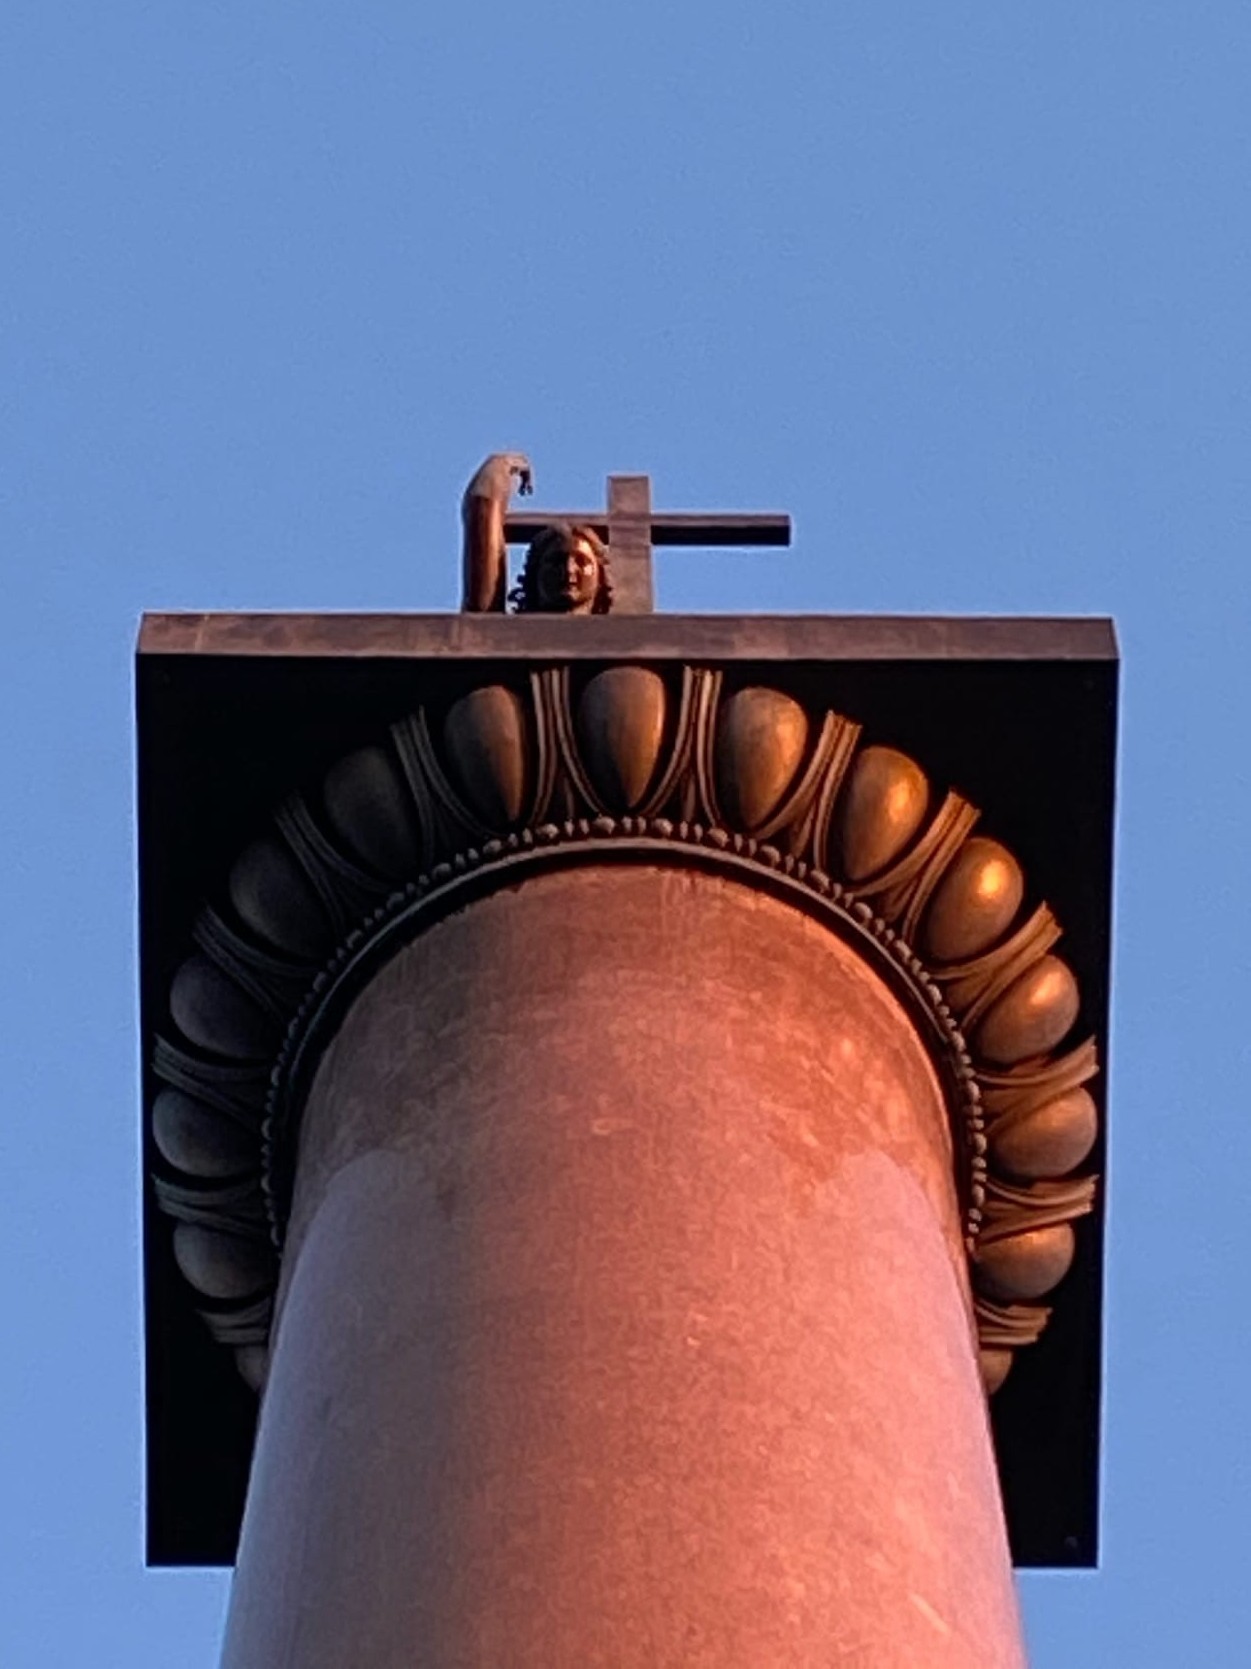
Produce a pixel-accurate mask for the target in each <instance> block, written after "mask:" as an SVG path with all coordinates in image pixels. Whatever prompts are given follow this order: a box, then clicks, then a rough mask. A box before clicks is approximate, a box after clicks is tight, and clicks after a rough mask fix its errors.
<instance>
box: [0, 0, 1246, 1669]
mask: <svg viewBox="0 0 1251 1669" xmlns="http://www.w3.org/2000/svg"><path fill="white" fill-rule="evenodd" d="M1249 86H1251V9H1249V8H1248V7H1247V6H1246V4H1245V0H1226V3H1215V0H1187V3H1186V4H1181V3H1179V0H1173V3H1172V4H1161V3H1159V0H1132V3H1131V0H1116V3H1115V4H1109V3H1108V0H1081V3H1080V4H1074V3H1071V0H1056V3H1053V4H1051V5H1047V6H1041V5H1035V6H1026V5H1023V4H1020V3H1007V0H996V3H993V4H992V3H990V0H984V3H971V0H946V3H944V4H942V5H935V4H932V3H931V4H921V3H920V0H819V3H818V0H809V3H788V0H776V3H775V4H773V5H766V4H763V3H761V0H756V3H754V4H744V3H742V0H720V3H719V4H717V5H715V6H714V5H712V4H711V3H709V0H690V3H687V0H664V3H663V4H661V3H657V0H629V3H621V4H616V5H609V4H606V3H601V4H596V5H591V4H581V5H578V4H574V3H572V0H567V3H564V4H553V3H551V0H531V3H530V4H528V5H520V6H519V5H511V6H508V7H504V6H501V5H498V4H496V3H495V0H478V3H476V4H474V5H460V6H435V5H430V4H425V5H423V4H418V3H416V0H409V3H407V4H401V3H400V0H352V3H351V4H348V3H346V0H335V3H329V0H299V3H296V0H286V3H277V0H165V3H164V4H155V3H152V0H147V3H140V0H107V3H101V0H6V4H5V5H4V8H3V11H2V12H0V565H2V568H0V572H2V573H3V582H4V583H3V597H4V603H5V606H4V608H3V610H2V611H0V634H2V636H3V652H2V653H0V680H2V683H3V688H2V696H3V705H2V707H0V711H2V712H3V715H4V718H3V735H4V748H3V765H4V775H3V791H2V792H0V830H2V834H0V842H2V845H0V850H2V851H3V854H4V862H3V865H2V866H0V887H2V889H3V900H2V915H0V922H2V923H3V933H4V954H3V958H2V961H0V978H2V979H3V986H4V1001H3V1006H2V1007H0V1035H2V1040H3V1050H4V1063H3V1067H4V1070H3V1084H4V1108H3V1122H2V1123H0V1143H2V1144H3V1165H2V1166H0V1242H2V1244H0V1282H2V1303H3V1311H2V1313H3V1315H4V1317H5V1318H6V1322H5V1337H6V1346H5V1350H4V1353H3V1355H4V1365H3V1369H2V1370H0V1441H2V1443H3V1455H2V1456H0V1478H2V1480H3V1483H2V1492H0V1536H2V1543H0V1572H2V1573H3V1574H2V1576H0V1662H2V1663H3V1664H4V1665H5V1666H6V1669H113V1666H117V1669H149V1666H151V1669H198V1666H204V1669H209V1666H211V1665H214V1664H215V1663H216V1654H217V1650H218V1646H219V1642H220V1637H221V1630H222V1620H223V1615H224V1608H225V1604H226V1598H227V1586H228V1578H227V1576H226V1574H225V1573H222V1572H219V1571H185V1572H169V1571H160V1572H146V1571H145V1570H144V1568H143V1563H142V1539H141V1531H142V1510H141V1509H142V1503H141V1489H142V1453H141V1385H140V1366H139V1364H140V1354H139V1337H140V1334H139V1328H140V1311H139V1251H138V1237H137V1228H138V1220H139V1208H138V1187H139V1161H138V1150H137V1138H138V1112H137V1105H136V1068H137V1060H138V1050H139V1042H138V1037H137V1028H136V988H135V960H134V957H135V887H134V867H135V849H134V822H133V759H132V744H133V735H132V722H131V659H130V658H131V652H132V645H133V640H134V634H135V628H136V623H137V620H138V616H139V613H140V611H141V610H142V609H144V608H196V609H201V608H205V609H239V608H309V609H343V608H364V609H446V608H451V607H453V606H455V602H456V586H457V578H456V575H457V562H456V530H457V523H456V505H457V500H458V495H459V492H460V489H461V487H462V486H463V483H464V481H465V480H466V479H467V477H468V475H469V474H470V473H471V471H472V470H473V468H474V467H475V466H476V465H477V463H478V461H479V460H480V458H481V457H482V455H483V454H484V453H485V452H487V451H489V450H493V449H495V448H497V447H504V446H506V447H518V446H521V447H525V448H526V449H527V450H528V451H529V452H530V453H531V456H532V457H533V459H534V462H535V466H536V472H537V476H538V488H539V493H538V498H537V500H536V502H540V503H541V502H543V501H544V500H546V501H547V502H548V503H551V502H555V501H586V502H591V503H594V502H597V501H598V498H599V495H600V493H601V492H602V490H603V477H604V475H605V474H606V473H607V472H608V471H609V470H632V469H642V470H649V471H650V472H651V473H652V475H653V478H654V481H655V489H656V496H657V501H658V503H659V504H660V505H662V507H664V508H696V507H709V508H722V509H734V508H754V507H755V508H775V507H777V508H785V509H788V510H790V511H791V513H792V514H793V516H794V518H795V523H796V530H797V538H796V545H795V548H794V549H793V550H792V551H791V552H790V553H789V554H779V553H774V554H769V553H764V554H759V555H748V554H741V553H733V552H731V553H724V554H721V555H712V554H709V555H694V554H688V553H684V552H673V553H664V552H662V553H661V555H660V559H659V560H660V596H661V604H662V606H664V607H668V608H671V609H687V610H700V609H708V610H723V609H729V610H740V609H741V610H752V609H760V610H785V611H791V610H794V611H801V610H811V611H832V612H851V611H864V610H868V611H889V612H911V611H917V612H973V613H1000V612H1002V613H1015V612H1021V613H1091V612H1096V613H1111V614H1113V615H1115V617H1116V619H1117V623H1118V627H1119V630H1120V633H1121V637H1122V643H1123V647H1124V652H1125V682H1124V708H1123V725H1122V747H1123V751H1122V775H1121V782H1120V823H1119V843H1118V887H1117V934H1116V968H1115V1006H1114V1032H1113V1077H1112V1083H1113V1099H1112V1109H1111V1125H1112V1156H1111V1160H1112V1171H1111V1187H1110V1234H1109V1266H1108V1301H1107V1358H1106V1372H1107V1389H1106V1414H1105V1443H1104V1511H1103V1563H1102V1568H1101V1569H1100V1570H1099V1571H1098V1572H1097V1573H1093V1574H1052V1575H1048V1574H1029V1575H1026V1576H1024V1577H1023V1578H1022V1580H1021V1595H1022V1601H1023V1607H1024V1614H1025V1619H1026V1627H1027V1633H1028V1638H1029V1642H1030V1647H1031V1651H1032V1661H1033V1664H1034V1665H1035V1669H1103V1666H1106V1665H1121V1664H1124V1665H1130V1664H1132V1665H1134V1666H1135V1669H1155V1666H1157V1665H1158V1666H1169V1669H1225V1666H1235V1665H1243V1664H1245V1663H1246V1662H1247V1661H1249V1658H1251V1647H1248V1645H1247V1639H1248V1635H1249V1633H1251V1582H1248V1580H1247V1577H1246V1562H1247V1552H1248V1543H1249V1541H1251V1512H1249V1509H1251V1476H1249V1468H1251V1441H1249V1432H1248V1428H1249V1423H1251V1394H1249V1393H1248V1389H1247V1379H1248V1366H1249V1360H1251V1353H1249V1350H1248V1323H1247V1296H1246V1295H1247V1290H1248V1280H1247V1275H1248V1268H1249V1254H1251V1212H1249V1211H1248V1209H1247V1205H1246V1183H1247V1177H1248V1175H1249V1174H1251V1119H1249V1118H1248V1097H1247V1089H1246V1080H1247V1064H1248V1059H1247V1057H1248V1045H1247V1032H1248V1027H1247V1020H1246V1014H1247V1009H1248V995H1249V993H1248V979H1247V954H1248V953H1247V945H1248V943H1249V942H1251V932H1249V928H1251V923H1249V921H1248V897H1249V889H1248V882H1247V872H1248V859H1247V849H1248V827H1249V825H1251V794H1249V792H1248V763H1247V760H1248V749H1247V714H1248V697H1249V695H1251V680H1249V678H1248V670H1247V656H1246V650H1247V643H1248V628H1249V625H1251V621H1249V618H1248V601H1249V596H1248V592H1249V586H1248V569H1247V546H1248V539H1249V537H1251V489H1249V477H1251V423H1249V413H1251V406H1249V394H1248V391H1249V386H1251V315H1249V303H1251V211H1249V209H1248V182H1249V181H1251V144H1249V138H1251V93H1249V91H1248V88H1249ZM918 1669H922V1666H918Z"/></svg>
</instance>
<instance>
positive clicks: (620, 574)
mask: <svg viewBox="0 0 1251 1669" xmlns="http://www.w3.org/2000/svg"><path fill="white" fill-rule="evenodd" d="M553 522H572V523H574V524H575V525H577V526H579V527H590V528H593V529H594V530H595V532H596V533H597V534H598V536H599V537H600V538H601V539H603V540H604V541H605V542H606V543H607V545H608V552H609V555H610V557H611V558H612V589H613V613H614V614H651V613H652V611H653V610H654V609H655V607H656V594H655V588H654V586H653V584H652V546H653V545H789V544H790V542H791V519H790V517H789V516H739V515H729V516H724V515H704V514H703V513H702V512H698V511H697V512H694V513H692V512H682V513H676V514H675V513H670V514H668V515H657V514H655V513H653V511H652V483H651V477H650V476H648V475H610V476H609V477H608V514H607V516H605V515H604V514H603V513H602V512H601V511H598V510H591V511H586V510H546V511H544V510H527V511H525V512H524V513H517V514H510V515H508V516H507V517H506V518H505V521H504V537H505V539H506V540H507V541H508V543H509V544H510V545H520V544H528V543H529V542H530V540H531V539H533V538H534V536H535V534H536V533H539V532H541V531H542V529H543V528H545V527H550V526H551V525H552V523H553Z"/></svg>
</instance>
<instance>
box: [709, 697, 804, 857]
mask: <svg viewBox="0 0 1251 1669" xmlns="http://www.w3.org/2000/svg"><path fill="white" fill-rule="evenodd" d="M807 745H808V715H807V714H806V713H805V712H804V710H803V708H802V707H801V706H800V705H799V703H798V702H797V701H792V700H791V698H790V696H788V695H783V694H782V692H781V691H780V690H770V689H765V688H763V687H761V686H758V685H757V686H752V687H751V688H748V689H745V690H737V691H735V693H734V694H733V695H732V696H730V697H728V698H727V700H726V701H724V702H723V703H722V706H721V711H720V713H719V715H718V720H717V744H716V769H717V797H718V799H719V801H720V805H721V810H722V813H723V814H724V816H725V819H726V821H727V822H728V823H729V825H730V826H731V828H734V829H738V830H741V831H742V832H743V833H744V834H752V833H753V832H754V831H755V830H757V829H760V828H762V827H763V826H764V825H765V824H766V823H767V822H768V820H769V818H770V817H771V816H772V815H773V813H774V812H775V811H776V810H777V809H778V807H779V806H780V805H781V803H782V800H783V798H784V796H785V794H786V791H787V789H788V788H789V787H790V786H791V783H792V782H793V781H794V779H795V773H796V772H797V771H798V769H799V767H800V765H801V763H802V762H803V757H804V751H805V749H806V748H807Z"/></svg>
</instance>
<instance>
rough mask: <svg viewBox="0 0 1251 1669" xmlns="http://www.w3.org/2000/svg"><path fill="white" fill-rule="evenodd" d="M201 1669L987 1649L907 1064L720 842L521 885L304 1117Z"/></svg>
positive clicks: (1013, 1661)
mask: <svg viewBox="0 0 1251 1669" xmlns="http://www.w3.org/2000/svg"><path fill="white" fill-rule="evenodd" d="M224 1661H225V1664H226V1665H227V1669H346V1666H348V1665H359V1666H361V1669H417V1666H419V1665H420V1666H429V1669H461V1666H465V1669H469V1666H475V1669H479V1666H480V1669H504V1666H511V1665H517V1666H524V1669H591V1666H594V1665H604V1666H611V1669H668V1666H672V1669H696V1666H703V1665H706V1666H708V1669H765V1666H768V1669H774V1666H777V1669H783V1666H786V1669H790V1666H795V1669H801V1666H811V1669H826V1666H828V1665H831V1664H847V1665H856V1666H863V1669H893V1666H898V1669H1010V1666H1012V1665H1017V1664H1020V1663H1021V1662H1022V1661H1023V1659H1022V1652H1021V1647H1020V1643H1019V1632H1018V1623H1017V1617H1016V1609H1015V1602H1014V1596H1013V1588H1012V1575H1011V1568H1010V1563H1009V1558H1008V1551H1007V1547H1006V1544H1005V1536H1004V1529H1003V1523H1002V1516H1001V1511H1000V1505H999V1499H998V1490H997V1483H996V1476H995V1468H994V1461H993V1456H992V1451H991V1443H990V1438H989V1433H988V1426H987V1418H986V1405H985V1394H984V1391H983V1388H982V1384H981V1382H980V1379H979V1373H978V1366H977V1355H976V1340H975V1333H974V1327H973V1319H972V1308H971V1299H970V1294H969V1286H968V1272H967V1262H966V1257H965V1252H964V1249H963V1246H962V1232H961V1222H960V1216H959V1212H958V1208H957V1201H956V1197H955V1189H954V1183H953V1156H952V1152H951V1135H950V1130H949V1123H948V1117H947V1113H946V1111H945V1107H944V1101H943V1095H942V1092H941V1090H940V1086H939V1083H938V1080H937V1078H936V1075H935V1071H934V1068H933V1066H932V1064H931V1061H930V1059H929V1056H928V1054H927V1051H926V1049H925V1048H924V1046H923V1044H922V1042H921V1039H920V1038H919V1036H918V1034H917V1031H916V1029H915V1027H914V1025H913V1022H912V1020H911V1019H910V1017H909V1015H908V1014H907V1013H906V1012H905V1009H904V1007H903V1006H902V1005H901V1003H900V1002H899V1001H898V1000H897V999H896V997H895V996H894V995H893V994H892V992H891V991H890V990H889V989H888V988H887V986H886V984H885V983H884V982H883V980H882V978H881V977H880V976H879V974H878V972H877V971H875V970H874V969H872V968H871V967H869V966H868V964H867V963H866V961H865V960H864V959H863V958H862V957H861V955H860V953H859V952H858V950H856V949H855V948H853V947H852V945H851V944H850V943H848V942H845V941H844V940H843V939H842V938H840V937H839V936H838V935H837V934H835V933H833V932H831V931H829V929H828V928H827V927H826V926H824V925H822V924H819V923H818V922H816V921H814V920H812V919H810V918H809V917H808V916H807V915H805V914H804V913H802V912H801V911H800V910H799V909H796V908H795V907H793V906H792V905H790V904H788V903H786V902H784V901H782V900H781V899H780V898H776V897H773V896H770V895H768V894H767V893H765V892H763V891H759V890H756V889H755V888H753V887H751V886H749V885H747V884H745V883H744V882H743V881H740V880H735V879H731V878H729V877H727V876H723V875H718V874H713V873H707V872H704V871H702V870H694V869H689V868H680V867H664V866H661V865H653V864H650V863H634V864H631V863H616V864H609V863H591V864H588V865H586V866H584V867H578V868H571V869H558V870H555V871H552V872H548V873H538V874H533V875H530V876H529V877H528V878H526V879H524V880H523V881H522V882H521V883H520V884H519V885H514V886H512V887H511V888H509V889H506V890H498V891H495V892H492V893H490V894H489V895H488V896H485V897H482V898H479V899H477V900H476V901H474V902H471V903H469V904H468V905H467V906H466V907H465V908H463V909H461V910H460V911H459V912H458V913H456V914H454V915H451V916H448V917H446V918H445V919H443V920H441V921H438V922H437V923H435V924H434V925H433V926H431V927H429V928H428V929H427V930H426V931H425V932H423V933H421V934H419V935H418V936H417V937H416V938H414V939H413V940H412V941H411V942H410V943H409V944H408V945H407V946H406V947H404V948H403V949H401V950H400V951H399V952H398V954H396V955H394V956H393V957H392V958H391V960H390V961H388V962H387V963H386V965H385V966H384V967H382V969H381V970H380V971H379V972H378V973H377V974H376V975H375V977H374V978H373V979H372V981H371V983H370V984H369V985H368V986H367V988H366V989H365V990H364V992H363V993H362V994H361V995H360V996H359V997H358V998H357V999H356V1001H355V1003H354V1005H353V1006H352V1008H351V1009H350V1011H349V1012H348V1014H347V1016H346V1018H345V1020H344V1022H343V1024H342V1025H341V1027H340V1029H339V1031H338V1034H337V1036H336V1037H335V1039H334V1041H333V1042H332V1044H331V1045H330V1047H329V1049H328V1050H327V1052H326V1054H325V1055H324V1057H323V1058H322V1061H321V1064H320V1067H319V1069H318V1072H317V1076H316V1079H315V1081H314V1083H313V1087H312V1091H311V1094H310V1096H309V1099H308V1104H307V1107H306V1110H305V1116H304V1122H303V1127H302V1133H301V1137H300V1147H299V1158H298V1166H297V1172H296V1184H295V1195H294V1203H293V1209H292V1215H291V1222H290V1227H289V1232H288V1237H287V1243H286V1248H285V1252H284V1259H283V1266H282V1285H281V1288H280V1292H279V1297H278V1305H277V1312H276V1319H275V1325H274V1330H273V1335H272V1358H271V1366H270V1372H269V1379H268V1384H267V1386H266V1389H265V1393H264V1401H263V1407H262V1415H261V1424H260V1432H259V1438H258V1446H257V1452H256V1456H255V1461H254V1466H253V1473H252V1481H251V1492H250V1496H249V1503H248V1508H247V1514H246V1519H245V1525H244V1532H243V1539H242V1546H241V1550H240V1558H239V1566H238V1574H237V1577H236V1586H235V1593H234V1599H233V1605H232V1610H231V1617H230V1623H229V1629H228V1638H227V1645H226V1651H225V1659H224Z"/></svg>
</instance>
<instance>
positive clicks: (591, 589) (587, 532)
mask: <svg viewBox="0 0 1251 1669" xmlns="http://www.w3.org/2000/svg"><path fill="white" fill-rule="evenodd" d="M514 482H515V483H516V488H517V492H518V493H519V494H520V496H521V497H523V498H524V497H526V496H527V495H528V494H529V493H531V492H532V491H533V490H534V472H533V470H532V469H531V468H530V460H529V459H528V458H527V457H526V455H525V454H524V453H523V452H493V453H492V454H491V456H490V457H489V458H488V459H487V460H486V462H485V463H484V464H483V465H482V467H481V469H479V471H478V473H477V474H476V475H475V476H474V478H473V480H472V481H471V482H470V483H469V485H468V486H467V487H466V488H465V496H464V498H463V500H462V501H461V523H462V527H463V529H464V543H463V551H464V600H463V602H462V604H461V608H462V609H463V610H464V612H465V613H467V614H489V613H496V614H502V613H504V611H505V608H506V607H507V606H509V605H511V607H512V609H513V612H514V613H516V614H607V613H608V611H609V609H610V608H611V607H612V583H611V581H610V579H609V572H608V551H607V548H606V547H605V545H604V543H603V541H602V540H601V539H600V538H599V536H598V535H597V534H596V533H595V531H594V529H593V528H589V527H581V526H576V525H574V524H572V523H569V522H553V523H552V525H551V526H550V527H545V528H544V529H543V530H542V531H541V532H540V533H538V534H537V535H536V536H535V538H534V540H533V541H532V542H531V545H530V548H529V549H528V550H527V552H526V559H525V566H524V567H523V569H522V572H521V578H520V579H519V580H518V581H517V584H516V585H515V586H514V587H513V588H512V590H511V591H509V590H508V546H507V541H506V538H505V522H506V520H507V517H508V501H509V499H510V498H511V497H512V493H513V484H514Z"/></svg>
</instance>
